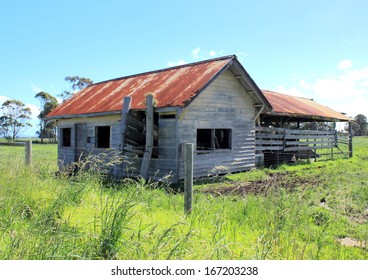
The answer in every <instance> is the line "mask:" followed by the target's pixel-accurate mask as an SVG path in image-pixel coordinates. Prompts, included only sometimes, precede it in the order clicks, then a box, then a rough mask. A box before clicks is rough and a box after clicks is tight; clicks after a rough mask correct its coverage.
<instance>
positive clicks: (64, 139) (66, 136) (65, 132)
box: [61, 128, 72, 147]
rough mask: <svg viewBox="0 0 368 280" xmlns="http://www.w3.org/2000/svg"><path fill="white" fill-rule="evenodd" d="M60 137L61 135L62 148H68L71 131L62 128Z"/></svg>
mask: <svg viewBox="0 0 368 280" xmlns="http://www.w3.org/2000/svg"><path fill="white" fill-rule="evenodd" d="M61 135H62V145H63V147H70V146H71V139H72V129H71V128H62V130H61Z"/></svg>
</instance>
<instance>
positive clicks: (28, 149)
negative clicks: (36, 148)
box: [24, 141, 32, 166]
mask: <svg viewBox="0 0 368 280" xmlns="http://www.w3.org/2000/svg"><path fill="white" fill-rule="evenodd" d="M24 152H25V164H26V165H29V166H31V165H32V141H25V142H24Z"/></svg>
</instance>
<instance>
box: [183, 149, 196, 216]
mask: <svg viewBox="0 0 368 280" xmlns="http://www.w3.org/2000/svg"><path fill="white" fill-rule="evenodd" d="M193 151H194V144H193V143H185V144H184V212H185V214H190V213H191V212H192V200H193Z"/></svg>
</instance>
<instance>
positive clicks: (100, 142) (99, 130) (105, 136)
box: [96, 126, 110, 148]
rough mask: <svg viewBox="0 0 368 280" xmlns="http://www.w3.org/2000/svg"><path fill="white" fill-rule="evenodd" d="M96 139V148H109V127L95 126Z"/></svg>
mask: <svg viewBox="0 0 368 280" xmlns="http://www.w3.org/2000/svg"><path fill="white" fill-rule="evenodd" d="M96 138H97V139H96V148H110V126H97V127H96Z"/></svg>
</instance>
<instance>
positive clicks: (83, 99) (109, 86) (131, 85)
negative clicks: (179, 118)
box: [48, 56, 234, 117]
mask: <svg viewBox="0 0 368 280" xmlns="http://www.w3.org/2000/svg"><path fill="white" fill-rule="evenodd" d="M233 58H234V56H227V57H223V58H218V59H213V60H207V61H202V62H198V63H193V64H187V65H182V66H177V67H172V68H167V69H163V70H158V71H152V72H147V73H143V74H138V75H134V76H128V77H123V78H118V79H114V80H110V81H105V82H101V83H96V84H93V85H91V86H89V87H87V88H85V89H83V90H81V91H80V92H78V93H76V94H75V95H74V96H73V97H72V98H70V99H69V100H66V101H65V102H63V103H62V104H60V105H59V106H58V107H57V108H56V109H55V110H53V111H52V112H51V113H50V114H49V115H48V117H58V116H67V115H78V114H90V113H101V112H112V111H119V110H121V108H122V103H123V98H124V97H125V96H131V97H132V104H131V108H132V109H144V108H145V98H146V97H145V96H146V95H147V94H148V93H153V94H154V97H155V100H156V101H157V102H156V104H155V105H156V107H157V108H163V107H173V106H180V107H183V106H184V105H185V104H186V102H188V101H189V100H191V99H192V98H193V97H195V96H196V94H198V93H199V92H200V91H201V90H202V89H203V88H204V87H205V86H206V85H207V84H208V83H209V82H210V81H211V79H212V78H213V77H214V76H215V75H216V74H217V73H219V71H220V70H221V69H223V68H224V67H225V66H226V65H227V64H228V63H229V62H230V61H231V60H232V59H233Z"/></svg>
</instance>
